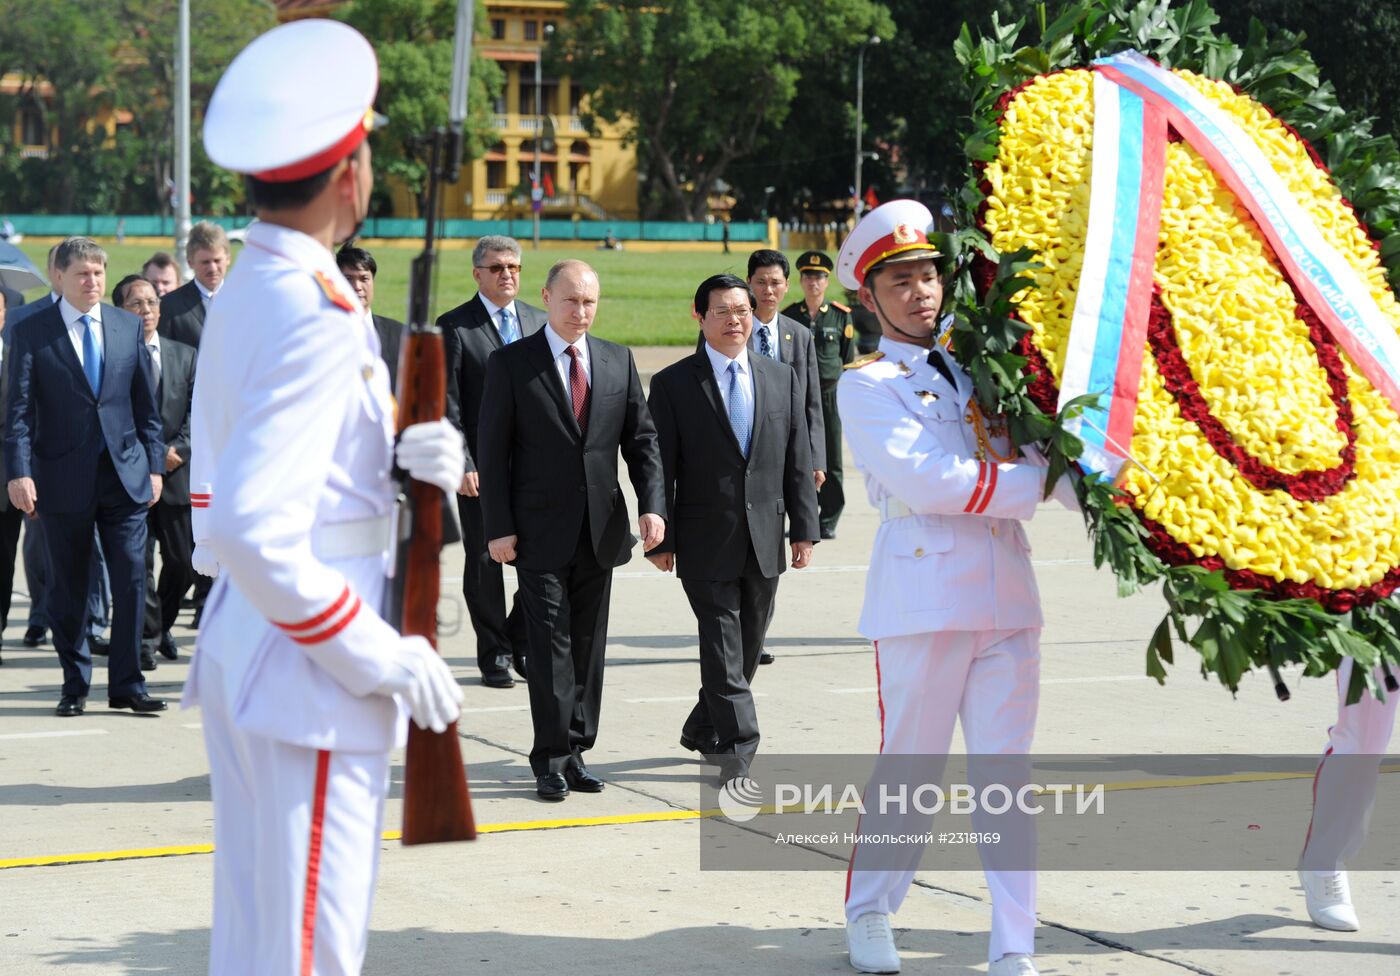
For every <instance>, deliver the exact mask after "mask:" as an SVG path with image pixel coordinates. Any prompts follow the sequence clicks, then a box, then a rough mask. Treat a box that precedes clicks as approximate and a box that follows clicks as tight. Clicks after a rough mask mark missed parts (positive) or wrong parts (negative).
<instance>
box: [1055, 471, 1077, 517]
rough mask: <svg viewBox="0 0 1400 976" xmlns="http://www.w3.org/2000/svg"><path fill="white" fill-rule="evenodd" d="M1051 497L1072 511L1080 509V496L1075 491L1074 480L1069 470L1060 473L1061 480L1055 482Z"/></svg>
mask: <svg viewBox="0 0 1400 976" xmlns="http://www.w3.org/2000/svg"><path fill="white" fill-rule="evenodd" d="M1050 497H1051V498H1053V499H1055V501H1057V502H1059V503H1060V504H1061V505H1063V506H1064V507H1065V508H1067V509H1069V510H1070V511H1071V512H1077V511H1079V496H1078V495H1076V494H1075V493H1074V482H1073V480H1071V478H1070V475H1069V473H1068V472H1066V473H1065V474H1062V475H1060V480H1059V481H1057V482H1055V487H1054V488H1053V489H1052V490H1051V492H1050Z"/></svg>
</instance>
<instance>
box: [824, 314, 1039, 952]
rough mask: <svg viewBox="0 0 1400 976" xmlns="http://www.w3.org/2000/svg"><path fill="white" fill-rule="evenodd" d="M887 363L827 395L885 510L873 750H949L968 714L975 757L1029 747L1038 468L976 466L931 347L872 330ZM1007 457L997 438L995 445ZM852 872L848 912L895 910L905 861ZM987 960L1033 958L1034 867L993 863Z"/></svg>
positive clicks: (873, 635) (872, 574) (865, 626)
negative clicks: (1031, 536) (1032, 533)
mask: <svg viewBox="0 0 1400 976" xmlns="http://www.w3.org/2000/svg"><path fill="white" fill-rule="evenodd" d="M879 351H880V353H882V354H883V358H881V359H880V360H878V361H875V362H871V363H868V364H866V365H864V366H858V367H855V368H848V369H847V370H846V371H845V372H844V374H843V375H842V377H841V380H840V383H839V385H838V386H837V404H838V407H839V409H840V411H841V421H842V425H843V427H844V429H845V434H846V439H847V441H848V442H849V444H850V446H851V453H852V454H853V455H854V457H855V462H856V467H857V468H859V469H860V471H861V472H862V473H863V474H864V475H865V484H866V492H867V494H868V495H869V498H870V503H871V504H872V505H874V506H875V507H876V508H878V509H879V510H880V513H881V523H882V524H881V525H880V529H879V531H878V532H877V533H876V536H875V545H874V549H873V551H872V553H871V556H870V571H869V574H868V575H867V577H866V592H865V604H864V607H863V609H862V612H861V618H860V632H861V633H862V634H863V635H865V636H866V637H868V638H870V639H871V640H873V641H874V642H875V673H876V681H877V682H878V686H879V708H880V723H881V724H880V734H881V741H880V749H881V753H882V754H920V755H941V754H946V753H947V752H948V749H949V747H950V745H951V743H952V738H953V723H954V722H955V721H956V720H957V719H958V717H959V716H961V717H962V727H963V736H964V738H965V739H966V742H967V750H968V753H969V754H970V755H973V754H980V755H992V754H1021V753H1026V752H1029V750H1030V746H1031V739H1032V736H1033V734H1034V731H1035V716H1036V706H1037V704H1038V700H1039V676H1040V648H1039V641H1040V628H1041V624H1042V618H1041V612H1040V596H1039V593H1038V591H1037V589H1036V583H1035V576H1034V573H1033V571H1032V569H1031V562H1030V546H1029V543H1028V542H1027V540H1026V534H1025V531H1024V529H1023V528H1022V527H1021V524H1020V522H1021V520H1024V519H1029V518H1030V517H1031V516H1032V515H1033V514H1034V513H1035V510H1036V505H1037V503H1038V502H1039V500H1040V498H1041V494H1042V491H1043V488H1044V481H1045V470H1044V468H1043V467H1042V466H1038V465H1035V464H1030V463H1025V462H1021V463H997V462H995V461H994V460H991V459H989V460H986V461H979V460H978V459H977V457H976V452H977V439H976V431H975V428H974V426H973V421H972V417H973V414H972V413H971V412H970V410H969V401H970V399H971V395H972V382H971V380H970V379H969V378H968V377H967V375H966V374H965V373H963V372H962V371H961V369H960V367H958V365H957V364H956V363H955V362H954V361H953V359H952V357H951V356H948V355H947V354H946V353H945V352H943V351H942V350H941V349H940V350H937V351H936V352H935V353H934V355H936V356H940V357H942V359H943V361H944V363H945V366H946V368H947V369H948V371H949V373H950V374H951V375H952V376H954V377H956V378H957V385H956V386H954V385H953V384H951V383H950V382H949V381H948V379H947V378H946V377H945V376H944V375H943V373H942V372H940V371H939V370H938V369H937V368H936V367H934V366H932V365H930V364H929V362H928V357H929V354H930V353H929V350H928V349H925V348H922V347H920V346H917V345H913V344H907V343H903V342H896V341H894V340H892V339H890V338H888V337H886V338H883V339H881V341H880V347H879ZM991 444H992V447H993V448H994V450H995V452H996V454H997V455H1000V456H1003V457H1004V456H1007V455H1008V454H1010V448H1009V445H1008V443H1007V441H1006V439H1005V438H1004V437H995V438H993V439H992V441H991ZM859 860H860V852H859V850H856V851H853V852H852V857H851V863H852V870H850V871H849V872H848V874H847V886H846V918H847V920H848V921H854V920H855V919H858V918H860V917H861V916H862V915H864V914H866V913H869V912H876V913H881V914H891V913H893V912H895V911H897V910H898V909H899V906H900V904H901V903H902V902H903V900H904V896H905V894H906V893H907V891H908V888H909V885H910V883H911V882H912V880H913V877H914V871H913V869H912V867H911V868H910V869H909V870H905V871H893V870H862V869H861V868H860V866H859ZM987 883H988V887H989V888H990V889H991V893H992V934H991V943H990V949H989V954H988V958H989V959H991V960H993V961H994V960H996V959H998V958H1000V957H1001V956H1003V955H1005V954H1007V953H1018V952H1019V953H1027V954H1029V953H1033V952H1034V951H1035V950H1034V935H1035V924H1036V923H1035V875H1034V872H1031V871H996V870H991V871H988V872H987Z"/></svg>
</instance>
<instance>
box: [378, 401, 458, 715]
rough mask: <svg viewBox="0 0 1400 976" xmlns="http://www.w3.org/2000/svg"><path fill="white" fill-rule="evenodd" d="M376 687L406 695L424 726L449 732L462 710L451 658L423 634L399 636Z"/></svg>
mask: <svg viewBox="0 0 1400 976" xmlns="http://www.w3.org/2000/svg"><path fill="white" fill-rule="evenodd" d="M410 429H411V428H410ZM374 690H375V692H376V693H377V694H380V695H394V696H397V697H399V698H402V699H403V702H404V704H405V705H407V706H408V714H409V716H410V717H411V718H412V719H413V723H414V724H415V725H417V726H418V727H419V728H420V729H432V730H433V731H434V732H445V731H446V730H447V727H448V726H449V725H450V724H452V723H453V722H455V721H457V716H459V715H461V714H462V688H461V686H460V685H458V684H457V681H456V679H455V678H453V677H452V670H451V669H450V668H449V667H448V666H447V662H446V661H444V660H443V659H442V658H441V657H440V656H439V655H438V652H437V651H435V650H433V646H432V645H431V644H429V643H428V641H427V640H426V639H425V638H422V637H400V638H399V646H398V647H397V648H396V649H395V651H394V663H393V664H392V665H390V667H389V676H388V677H387V678H385V679H384V681H383V682H382V683H381V684H380V685H379V687H378V688H376V689H374Z"/></svg>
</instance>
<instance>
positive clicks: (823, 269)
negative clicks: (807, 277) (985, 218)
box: [797, 251, 836, 275]
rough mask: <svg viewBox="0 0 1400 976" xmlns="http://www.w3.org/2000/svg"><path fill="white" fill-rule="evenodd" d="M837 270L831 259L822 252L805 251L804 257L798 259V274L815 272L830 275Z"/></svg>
mask: <svg viewBox="0 0 1400 976" xmlns="http://www.w3.org/2000/svg"><path fill="white" fill-rule="evenodd" d="M835 270H836V265H835V264H833V263H832V261H831V258H829V257H827V256H826V255H825V254H823V253H822V252H821V251H804V252H803V253H802V256H801V257H800V258H798V259H797V273H798V274H802V273H803V272H804V271H815V272H818V273H820V274H824V275H829V274H831V272H833V271H835Z"/></svg>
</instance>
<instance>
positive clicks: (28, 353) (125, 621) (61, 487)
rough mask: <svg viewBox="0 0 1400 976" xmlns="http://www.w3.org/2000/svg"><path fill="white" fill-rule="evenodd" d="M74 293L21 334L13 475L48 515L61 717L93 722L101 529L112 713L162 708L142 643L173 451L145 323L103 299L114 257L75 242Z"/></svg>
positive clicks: (14, 366) (61, 265)
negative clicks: (92, 629) (89, 611)
mask: <svg viewBox="0 0 1400 976" xmlns="http://www.w3.org/2000/svg"><path fill="white" fill-rule="evenodd" d="M55 264H56V266H57V269H58V276H59V284H60V285H61V287H62V293H63V298H62V300H61V301H60V302H59V303H58V304H57V305H54V306H50V307H49V308H46V309H44V310H42V311H40V312H36V313H35V314H34V315H31V316H29V317H28V318H26V319H25V320H24V321H23V322H22V323H21V324H20V327H19V328H18V329H17V330H16V331H15V334H14V336H13V337H12V338H11V339H10V349H9V357H8V358H9V363H8V371H9V390H8V391H7V396H6V405H5V406H6V417H5V422H6V438H5V468H6V472H7V474H8V475H9V477H10V480H9V483H8V490H9V496H10V503H11V504H12V505H14V506H15V507H16V508H18V509H20V510H21V511H23V512H25V513H26V514H29V513H32V512H35V511H38V512H40V513H41V515H42V517H43V520H44V549H45V551H46V552H47V554H48V563H49V567H50V568H51V569H52V571H53V575H52V579H51V583H50V592H49V613H50V617H51V622H52V625H53V631H54V646H55V648H56V649H57V650H58V654H59V660H60V662H61V663H62V665H63V694H62V697H61V699H60V700H59V704H58V709H57V713H58V714H59V715H60V716H65V717H66V716H72V715H81V714H82V712H83V708H84V705H85V703H86V699H87V694H88V688H89V686H90V683H91V678H92V658H91V655H90V652H89V649H88V643H87V638H86V635H85V634H84V632H83V625H84V623H85V617H86V611H85V604H86V595H87V594H86V587H85V586H83V585H82V582H81V581H84V580H86V579H87V576H88V571H89V569H90V567H91V564H92V547H93V532H94V529H96V531H97V533H98V535H99V536H100V537H101V541H102V548H103V549H104V550H105V552H106V555H107V564H108V568H109V571H110V573H111V577H112V584H113V586H112V589H113V604H114V606H113V610H114V614H113V616H114V621H113V626H112V642H111V653H110V657H109V659H108V662H107V672H108V692H107V704H108V707H110V708H130V709H132V710H134V711H137V712H155V711H161V710H163V709H164V708H165V702H163V701H161V700H159V699H157V698H152V697H151V696H150V695H148V694H147V693H146V682H145V679H144V678H142V676H141V670H140V666H139V662H138V659H137V646H138V645H139V644H140V640H141V609H142V605H143V603H144V601H145V594H144V592H143V591H144V584H145V574H144V568H145V556H146V509H147V508H148V507H150V505H152V504H154V503H155V501H156V499H158V498H159V497H160V489H161V481H162V477H161V476H162V473H163V472H164V470H165V467H164V462H165V447H164V445H163V444H162V443H161V438H160V415H159V413H158V412H157V411H156V405H155V396H154V392H153V391H152V389H151V385H150V379H149V376H148V374H147V371H146V370H145V369H144V368H143V365H142V352H141V324H140V322H139V321H138V320H137V319H136V318H135V317H134V316H132V315H131V314H129V313H127V312H124V311H122V310H121V309H118V308H114V307H112V306H111V305H104V304H102V303H101V300H102V293H103V291H104V290H105V286H106V282H107V271H106V268H107V255H106V252H104V251H103V250H102V248H101V247H99V246H98V245H97V243H96V242H95V241H92V240H90V239H88V238H85V237H75V238H70V239H68V240H66V241H64V242H63V244H62V245H61V246H60V247H59V250H58V254H57V256H56V258H55Z"/></svg>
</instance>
